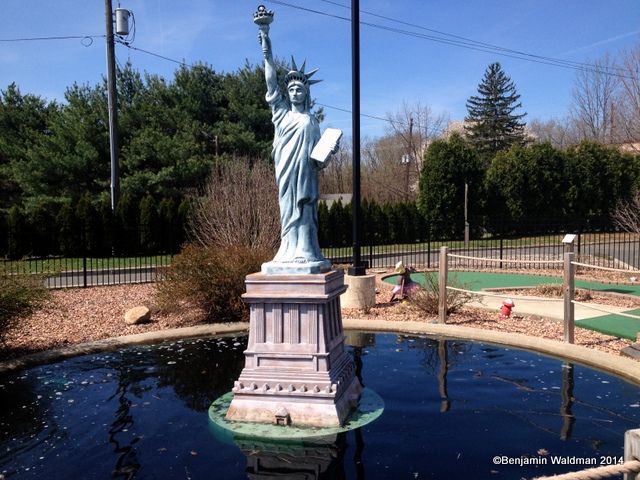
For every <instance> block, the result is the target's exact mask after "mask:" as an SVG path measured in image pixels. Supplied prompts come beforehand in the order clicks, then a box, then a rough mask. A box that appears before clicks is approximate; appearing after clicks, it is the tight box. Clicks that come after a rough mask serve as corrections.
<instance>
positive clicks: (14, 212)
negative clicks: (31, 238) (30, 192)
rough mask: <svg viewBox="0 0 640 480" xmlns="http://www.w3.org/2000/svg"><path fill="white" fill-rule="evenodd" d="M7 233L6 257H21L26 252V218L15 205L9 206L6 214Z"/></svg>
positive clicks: (13, 258)
mask: <svg viewBox="0 0 640 480" xmlns="http://www.w3.org/2000/svg"><path fill="white" fill-rule="evenodd" d="M7 233H8V240H7V244H8V246H7V254H8V257H9V258H10V259H12V260H15V259H18V258H21V257H22V256H23V255H24V254H25V253H27V252H26V244H27V235H26V219H25V216H24V214H23V213H22V210H20V207H18V206H17V205H14V206H13V207H11V208H10V209H9V213H8V214H7Z"/></svg>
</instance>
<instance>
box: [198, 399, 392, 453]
mask: <svg viewBox="0 0 640 480" xmlns="http://www.w3.org/2000/svg"><path fill="white" fill-rule="evenodd" d="M232 399H233V393H232V392H228V393H226V394H224V395H223V396H221V397H220V398H218V399H217V400H215V401H214V402H213V403H212V404H211V406H210V407H209V419H210V420H211V422H212V425H213V426H214V428H215V429H216V430H218V432H217V433H218V435H217V436H218V437H220V438H221V439H224V438H225V437H226V438H227V439H229V440H232V439H233V440H238V439H242V438H258V439H269V440H276V441H277V440H282V441H296V440H301V441H302V440H309V439H317V438H322V437H327V436H331V435H335V434H338V433H342V432H348V431H349V430H354V429H356V428H360V427H362V426H364V425H366V424H368V423H371V422H373V421H374V420H375V419H376V418H378V417H379V416H380V415H382V412H383V411H384V401H383V400H382V398H380V395H378V394H377V393H375V392H374V391H373V390H371V389H369V388H365V389H364V390H363V391H362V395H361V396H360V402H359V403H358V409H357V410H356V411H355V412H353V413H352V414H351V415H350V416H349V418H348V419H347V421H346V422H345V424H344V425H343V426H341V427H323V428H319V427H294V426H286V427H285V426H281V425H272V424H267V423H253V422H232V421H228V420H227V419H226V418H225V415H226V414H227V410H228V409H229V405H230V404H231V400H232Z"/></svg>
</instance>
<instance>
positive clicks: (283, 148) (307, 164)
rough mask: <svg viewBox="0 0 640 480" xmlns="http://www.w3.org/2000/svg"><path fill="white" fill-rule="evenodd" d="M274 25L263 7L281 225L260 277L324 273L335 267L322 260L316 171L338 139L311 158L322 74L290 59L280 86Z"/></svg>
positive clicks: (259, 20) (259, 15)
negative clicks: (315, 88) (314, 94)
mask: <svg viewBox="0 0 640 480" xmlns="http://www.w3.org/2000/svg"><path fill="white" fill-rule="evenodd" d="M272 20H273V13H272V12H267V10H266V9H265V8H264V6H262V5H261V6H260V7H258V11H257V12H256V13H255V14H254V22H255V23H256V24H257V25H258V28H259V39H260V44H261V46H262V53H263V55H264V73H265V79H266V83H267V94H266V100H267V102H268V103H269V105H270V107H271V112H272V122H273V125H274V127H275V133H274V139H273V151H272V156H273V160H274V163H275V171H276V181H277V184H278V196H279V203H280V223H281V235H280V237H281V243H280V248H279V250H278V252H277V253H276V256H275V257H274V258H273V261H272V262H269V263H267V264H265V265H264V266H263V269H262V271H263V273H267V274H269V273H273V274H279V273H292V274H295V273H320V272H326V271H328V270H329V269H330V268H331V263H330V262H329V261H328V260H327V259H325V258H324V257H323V255H322V253H321V251H320V245H319V244H318V207H317V205H318V196H319V193H318V170H320V169H321V168H324V167H325V166H326V164H327V162H328V161H329V160H330V158H331V156H332V154H334V153H335V152H336V151H337V149H338V141H339V138H340V134H339V133H338V132H339V131H337V130H333V129H328V132H329V135H327V137H326V141H327V142H328V145H326V148H325V150H324V152H320V153H316V154H313V153H314V147H316V145H317V144H318V141H319V140H320V138H321V136H320V125H319V124H318V120H317V118H316V117H315V116H314V115H313V114H312V113H310V108H311V92H310V87H311V85H313V84H314V83H317V82H319V80H311V77H312V76H313V74H314V73H316V72H317V70H318V69H315V70H312V71H310V72H308V73H307V72H305V65H304V64H303V65H302V67H301V68H300V69H298V67H297V65H296V63H295V60H293V58H292V65H291V67H292V70H290V71H289V72H288V73H287V74H286V75H285V77H284V82H283V84H282V85H281V84H280V82H279V79H278V74H277V68H276V64H275V62H274V60H273V53H272V50H271V39H270V38H269V24H270V23H271V21H272ZM283 90H284V91H283ZM332 134H333V135H332ZM315 152H317V150H316V151H315ZM312 155H313V156H312Z"/></svg>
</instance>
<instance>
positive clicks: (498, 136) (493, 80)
mask: <svg viewBox="0 0 640 480" xmlns="http://www.w3.org/2000/svg"><path fill="white" fill-rule="evenodd" d="M478 93H479V95H478V96H475V95H474V96H472V97H470V98H469V100H467V111H468V112H469V115H468V116H467V118H465V122H467V124H468V126H465V131H466V135H467V138H468V139H469V141H470V142H471V144H472V145H473V146H474V147H475V148H476V149H477V151H478V153H479V154H480V155H481V156H482V157H483V158H484V159H485V161H487V163H488V162H490V161H491V159H492V158H493V156H494V155H495V154H496V153H497V152H499V151H501V150H506V149H508V148H509V147H510V146H511V145H514V144H518V145H521V144H523V143H524V142H525V135H524V126H525V123H524V122H522V121H521V119H522V118H523V117H524V116H525V115H526V113H522V114H515V113H514V111H515V110H516V109H518V108H521V107H522V103H520V102H519V101H518V100H519V99H520V95H519V94H518V93H516V87H515V84H514V83H513V81H512V80H511V79H510V78H509V77H508V76H507V75H505V73H504V71H503V70H502V67H501V66H500V63H498V62H496V63H492V64H491V65H489V66H488V67H487V70H486V71H485V73H484V78H483V79H482V82H480V84H479V85H478Z"/></svg>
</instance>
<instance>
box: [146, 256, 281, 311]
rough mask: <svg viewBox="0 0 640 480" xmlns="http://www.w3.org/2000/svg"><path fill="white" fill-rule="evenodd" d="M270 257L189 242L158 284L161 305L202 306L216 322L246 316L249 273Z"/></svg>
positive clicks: (165, 308) (172, 307) (166, 307)
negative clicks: (246, 283)
mask: <svg viewBox="0 0 640 480" xmlns="http://www.w3.org/2000/svg"><path fill="white" fill-rule="evenodd" d="M267 259H268V255H267V254H266V253H262V252H260V251H256V250H254V249H249V248H247V247H241V246H229V247H214V246H200V245H187V246H186V247H185V248H184V250H183V251H182V252H181V253H180V254H178V255H176V256H175V257H174V259H173V262H172V264H171V266H170V267H168V268H167V269H166V271H165V272H164V280H163V281H161V282H159V283H158V285H157V290H156V293H157V295H156V300H157V303H158V306H159V307H160V309H161V310H163V311H175V310H176V309H177V308H179V307H180V306H181V305H185V304H186V305H187V306H191V307H196V308H200V309H201V310H202V311H203V313H204V316H205V320H206V321H208V322H212V323H218V322H232V321H238V320H242V319H245V318H246V317H247V312H248V309H247V307H246V305H245V304H244V302H243V301H242V299H241V298H240V296H241V295H242V294H243V293H244V291H245V286H244V279H245V276H246V275H247V274H249V273H253V272H256V271H258V270H260V265H261V264H262V263H263V262H265V261H266V260H267Z"/></svg>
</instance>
